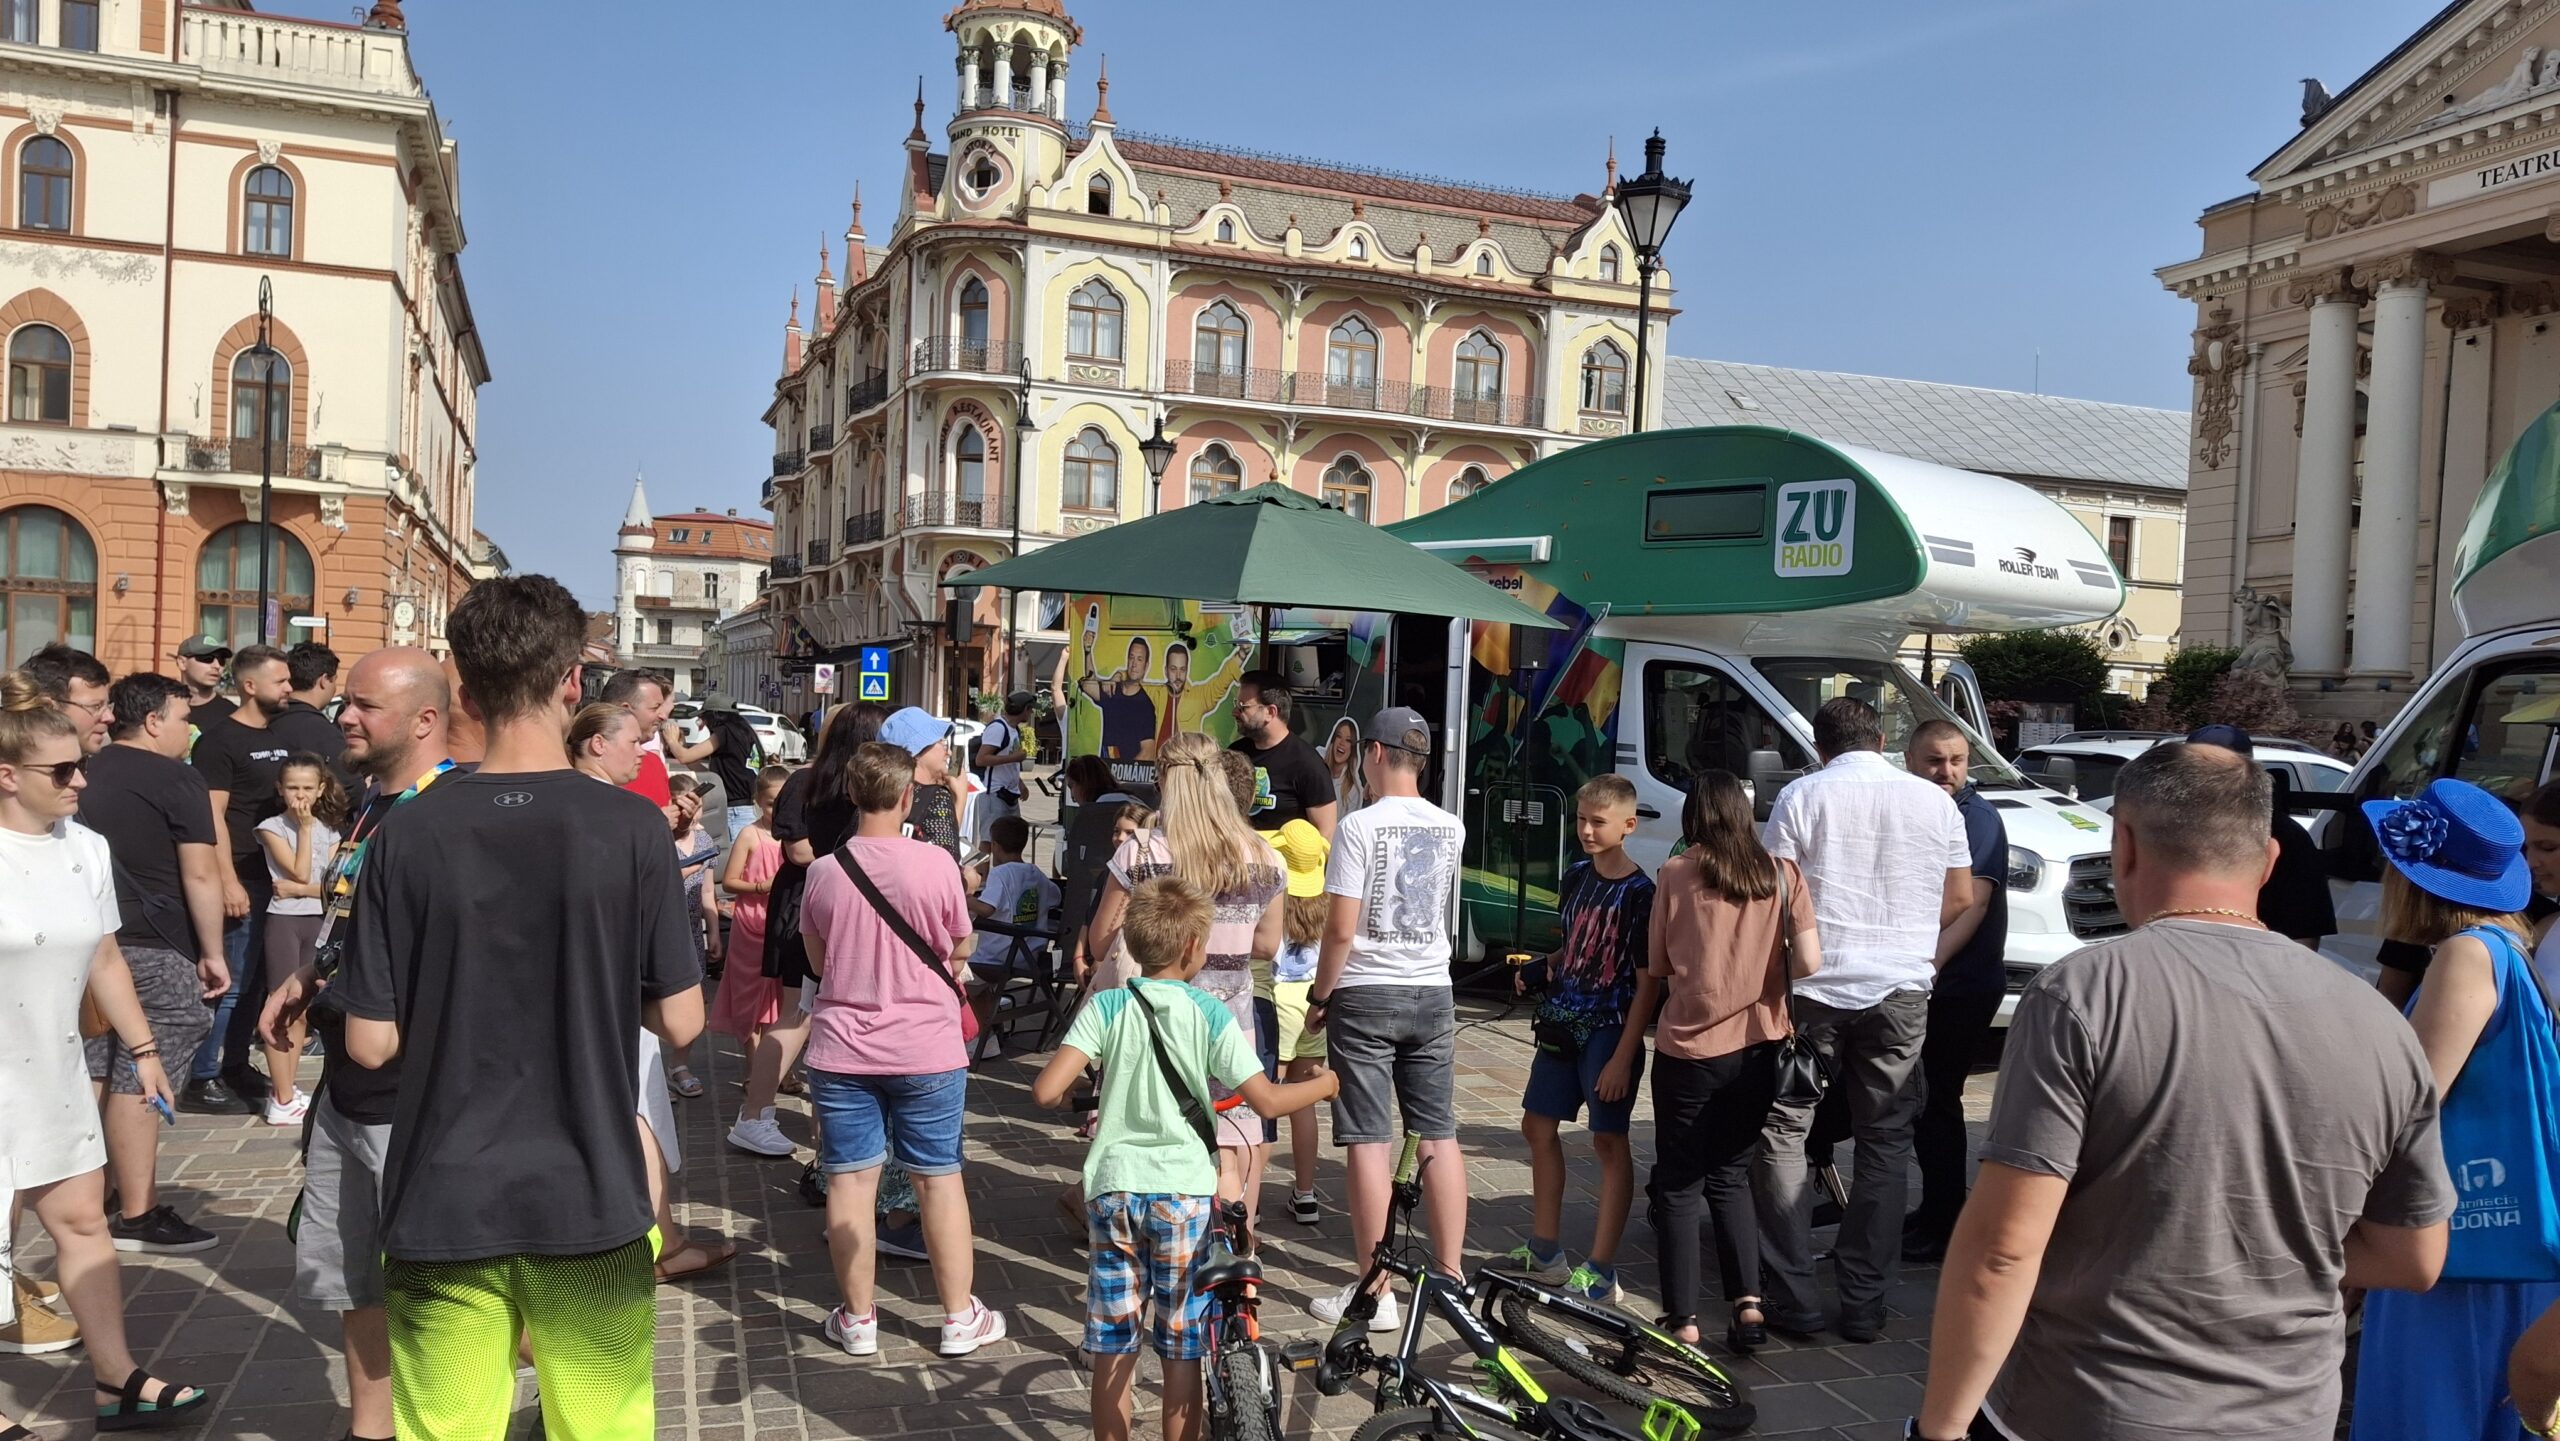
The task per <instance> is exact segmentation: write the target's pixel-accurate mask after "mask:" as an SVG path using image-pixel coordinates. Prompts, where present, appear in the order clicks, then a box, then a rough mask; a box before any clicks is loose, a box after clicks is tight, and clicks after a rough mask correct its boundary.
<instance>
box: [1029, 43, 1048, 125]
mask: <svg viewBox="0 0 2560 1441" xmlns="http://www.w3.org/2000/svg"><path fill="white" fill-rule="evenodd" d="M1031 113H1032V114H1034V115H1046V114H1048V113H1049V57H1048V56H1046V55H1035V56H1033V57H1032V58H1031Z"/></svg>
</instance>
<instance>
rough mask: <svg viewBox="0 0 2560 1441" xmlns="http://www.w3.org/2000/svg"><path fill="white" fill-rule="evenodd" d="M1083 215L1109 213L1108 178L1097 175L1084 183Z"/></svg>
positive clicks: (1109, 185)
mask: <svg viewBox="0 0 2560 1441" xmlns="http://www.w3.org/2000/svg"><path fill="white" fill-rule="evenodd" d="M1084 213H1085V214H1087V215H1108V214H1110V213H1111V177H1110V176H1108V175H1097V176H1095V177H1093V178H1092V179H1091V180H1088V181H1086V182H1085V183H1084Z"/></svg>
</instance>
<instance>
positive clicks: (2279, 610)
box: [2231, 587, 2293, 685]
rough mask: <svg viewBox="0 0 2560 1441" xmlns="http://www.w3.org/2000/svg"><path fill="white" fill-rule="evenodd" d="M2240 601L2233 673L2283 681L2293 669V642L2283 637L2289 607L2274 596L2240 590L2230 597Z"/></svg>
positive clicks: (2290, 613) (2278, 681)
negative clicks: (2237, 647) (2238, 637)
mask: <svg viewBox="0 0 2560 1441" xmlns="http://www.w3.org/2000/svg"><path fill="white" fill-rule="evenodd" d="M2231 598H2232V599H2233V600H2236V601H2238V602H2239V603H2240V631H2241V640H2240V657H2239V659H2237V660H2234V661H2233V662H2232V663H2231V670H2232V673H2233V674H2235V675H2254V676H2263V677H2265V678H2266V679H2268V680H2271V681H2273V682H2275V683H2276V684H2277V685H2282V684H2284V678H2285V675H2286V673H2287V672H2289V671H2291V670H2292V669H2293V643H2292V642H2291V641H2288V640H2286V639H2285V638H2284V625H2285V622H2286V621H2287V620H2288V619H2290V618H2291V617H2292V614H2293V612H2292V610H2291V608H2289V607H2288V606H2286V605H2285V603H2284V602H2283V601H2281V600H2279V599H2277V598H2276V597H2274V596H2271V595H2262V594H2260V593H2259V592H2257V591H2255V590H2250V589H2247V588H2245V587H2244V588H2243V589H2241V590H2240V591H2239V592H2238V593H2237V594H2235V595H2233V596H2232V597H2231Z"/></svg>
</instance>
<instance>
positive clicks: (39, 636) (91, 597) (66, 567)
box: [0, 505, 98, 668]
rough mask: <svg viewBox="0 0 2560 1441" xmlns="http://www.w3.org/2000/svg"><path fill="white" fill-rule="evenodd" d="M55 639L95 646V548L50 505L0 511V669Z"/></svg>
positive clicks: (75, 645)
mask: <svg viewBox="0 0 2560 1441" xmlns="http://www.w3.org/2000/svg"><path fill="white" fill-rule="evenodd" d="M55 641H62V642H65V643H66V644H68V645H70V646H72V647H73V648H75V649H78V650H85V651H95V650H96V649H97V648H98V547H97V546H96V545H95V544H93V543H92V542H91V541H90V539H89V532H87V531H86V530H83V529H81V526H80V522H78V521H76V520H73V519H72V518H71V517H70V516H67V515H65V514H63V513H62V512H61V511H58V510H55V509H53V508H52V507H50V506H42V505H21V506H17V507H15V508H13V509H10V510H0V665H7V666H10V667H12V668H14V667H16V666H18V665H20V664H22V663H23V662H25V660H26V658H27V657H28V656H31V655H34V654H35V653H36V652H37V651H40V650H42V649H44V648H45V647H46V646H49V645H51V644H53V643H54V642H55Z"/></svg>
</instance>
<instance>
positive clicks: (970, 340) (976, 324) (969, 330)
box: [960, 275, 987, 359]
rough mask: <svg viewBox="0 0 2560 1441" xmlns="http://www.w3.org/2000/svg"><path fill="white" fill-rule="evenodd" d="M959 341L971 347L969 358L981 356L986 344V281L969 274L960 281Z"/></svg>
mask: <svg viewBox="0 0 2560 1441" xmlns="http://www.w3.org/2000/svg"><path fill="white" fill-rule="evenodd" d="M960 343H961V344H962V345H964V346H970V347H973V349H972V351H971V353H970V356H968V357H964V359H969V358H982V357H983V355H984V352H985V350H986V344H987V283H986V282H985V281H984V280H981V279H979V278H978V277H977V276H974V275H972V276H970V277H969V278H968V279H967V280H964V281H962V282H961V283H960Z"/></svg>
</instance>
